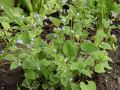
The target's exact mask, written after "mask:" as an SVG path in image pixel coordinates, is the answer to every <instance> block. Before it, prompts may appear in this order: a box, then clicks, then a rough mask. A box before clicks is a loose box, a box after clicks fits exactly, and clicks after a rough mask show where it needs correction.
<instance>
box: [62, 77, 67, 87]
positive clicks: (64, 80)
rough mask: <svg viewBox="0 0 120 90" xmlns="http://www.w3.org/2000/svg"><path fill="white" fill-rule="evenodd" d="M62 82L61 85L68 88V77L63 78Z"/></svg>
mask: <svg viewBox="0 0 120 90" xmlns="http://www.w3.org/2000/svg"><path fill="white" fill-rule="evenodd" d="M60 81H61V84H62V85H63V86H64V87H67V84H68V78H67V77H61V79H60Z"/></svg>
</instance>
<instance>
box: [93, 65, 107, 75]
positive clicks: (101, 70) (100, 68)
mask: <svg viewBox="0 0 120 90" xmlns="http://www.w3.org/2000/svg"><path fill="white" fill-rule="evenodd" d="M95 72H97V73H104V72H105V69H104V64H102V63H100V64H97V65H96V66H95Z"/></svg>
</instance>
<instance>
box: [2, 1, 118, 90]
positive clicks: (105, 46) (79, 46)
mask: <svg viewBox="0 0 120 90" xmlns="http://www.w3.org/2000/svg"><path fill="white" fill-rule="evenodd" d="M48 3H49V4H50V5H51V7H49V5H47V4H48ZM0 4H1V5H2V6H3V7H4V16H2V17H0V23H1V25H2V27H3V28H2V30H3V31H1V32H2V34H1V35H0V36H2V37H3V38H4V39H5V40H8V42H7V47H6V49H5V50H4V52H3V54H1V56H0V59H1V60H2V59H7V60H11V61H12V64H11V67H10V69H14V68H17V67H19V66H21V67H22V69H23V70H24V71H25V73H24V76H25V80H24V81H23V83H22V86H24V87H26V88H28V89H30V90H37V88H38V87H39V85H40V84H41V86H42V89H44V90H46V89H48V90H54V89H55V87H56V86H60V87H61V89H62V90H96V85H95V83H94V82H93V81H89V80H88V78H92V75H93V74H94V72H96V73H104V72H105V71H106V69H111V67H110V66H109V62H112V60H111V58H110V57H109V56H108V52H107V51H108V50H112V49H113V48H115V45H114V44H115V42H116V38H115V36H114V35H111V31H112V29H113V28H115V26H113V25H111V23H110V19H109V14H110V12H111V11H113V10H114V9H113V8H111V7H110V6H109V4H110V5H112V7H118V5H116V4H115V3H113V1H112V0H111V2H110V1H109V2H108V3H107V1H106V0H104V1H102V0H87V1H85V0H76V1H74V0H72V1H71V2H70V3H65V4H66V5H68V6H69V8H70V9H69V11H68V12H69V13H68V15H63V14H62V10H61V9H62V1H58V0H49V1H46V0H41V1H40V0H34V1H33V0H26V1H24V3H23V2H19V3H18V6H19V4H25V5H26V7H27V8H28V10H29V11H30V12H31V13H32V12H34V13H32V14H30V15H28V16H27V15H26V12H23V11H22V9H21V8H19V7H17V8H15V7H11V6H6V5H5V4H3V3H1V1H0ZM54 4H55V5H56V6H55V5H54ZM53 8H54V9H53ZM14 10H16V12H15V11H14ZM57 10H58V11H60V18H59V19H58V18H55V17H46V15H49V14H51V13H53V12H55V11H57ZM39 11H40V12H39ZM18 12H19V13H18ZM16 13H17V14H16ZM96 17H98V19H97V18H96ZM45 19H49V20H51V22H52V23H53V24H54V25H55V26H54V29H53V32H51V33H49V34H47V35H46V36H45V37H46V38H47V39H46V40H44V39H42V38H41V37H40V35H41V34H42V32H43V31H44V29H43V26H44V24H43V21H44V20H45ZM12 23H13V25H11V24H12ZM61 23H63V24H64V26H63V27H59V26H60V24H61ZM18 30H19V31H18ZM90 31H92V32H90ZM93 32H95V34H93ZM13 33H15V34H14V35H13ZM91 34H92V35H91ZM47 40H49V41H50V42H49V43H48V41H47ZM76 77H80V79H78V80H77V81H76V80H75V79H76ZM85 78H87V79H85ZM38 79H41V80H42V83H39V81H38ZM86 81H87V83H85V82H86Z"/></svg>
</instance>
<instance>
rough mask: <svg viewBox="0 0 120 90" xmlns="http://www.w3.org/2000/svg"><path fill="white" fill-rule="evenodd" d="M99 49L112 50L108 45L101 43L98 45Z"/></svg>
mask: <svg viewBox="0 0 120 90" xmlns="http://www.w3.org/2000/svg"><path fill="white" fill-rule="evenodd" d="M99 47H100V48H102V49H112V48H111V46H110V44H108V43H105V42H102V43H101V44H100V45H99Z"/></svg>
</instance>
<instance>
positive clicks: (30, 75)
mask: <svg viewBox="0 0 120 90" xmlns="http://www.w3.org/2000/svg"><path fill="white" fill-rule="evenodd" d="M24 75H25V78H27V79H31V80H35V79H36V73H35V72H34V71H32V70H28V71H26V72H25V74H24Z"/></svg>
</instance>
